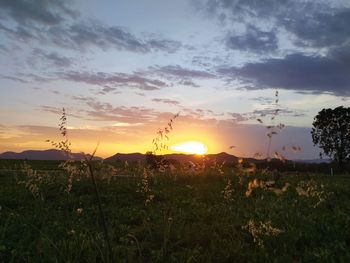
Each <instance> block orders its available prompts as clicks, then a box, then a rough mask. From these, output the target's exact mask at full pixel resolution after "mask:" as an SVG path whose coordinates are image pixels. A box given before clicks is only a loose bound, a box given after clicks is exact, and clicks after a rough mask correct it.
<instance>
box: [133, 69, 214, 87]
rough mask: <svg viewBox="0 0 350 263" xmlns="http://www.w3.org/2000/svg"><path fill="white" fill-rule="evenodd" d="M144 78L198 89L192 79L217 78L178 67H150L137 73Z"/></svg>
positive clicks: (203, 72)
mask: <svg viewBox="0 0 350 263" xmlns="http://www.w3.org/2000/svg"><path fill="white" fill-rule="evenodd" d="M138 73H139V74H143V75H146V76H157V77H160V78H163V79H166V80H169V81H172V82H175V83H177V84H180V85H184V86H189V87H194V88H197V87H199V85H198V84H196V83H195V82H194V81H193V79H214V78H217V76H216V75H215V74H213V73H211V72H208V71H205V70H197V69H191V68H184V67H182V66H180V65H168V66H151V67H149V68H148V69H147V70H143V71H139V72H138Z"/></svg>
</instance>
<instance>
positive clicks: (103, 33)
mask: <svg viewBox="0 0 350 263" xmlns="http://www.w3.org/2000/svg"><path fill="white" fill-rule="evenodd" d="M47 38H48V41H50V42H52V43H55V44H57V45H59V46H61V47H65V48H74V49H85V48H89V47H97V48H100V49H102V50H106V49H116V50H126V51H131V52H137V53H148V52H152V51H165V52H169V53H173V52H176V51H177V50H178V49H179V48H180V47H181V43H180V42H178V41H174V40H170V39H162V38H144V39H141V38H138V37H137V36H135V35H134V34H132V33H130V32H128V31H127V30H126V29H125V28H122V27H118V26H107V25H104V24H102V23H99V22H96V21H86V22H84V23H82V22H81V23H75V24H72V25H71V26H69V27H68V28H65V27H61V26H60V27H53V28H51V29H50V30H48V31H47Z"/></svg>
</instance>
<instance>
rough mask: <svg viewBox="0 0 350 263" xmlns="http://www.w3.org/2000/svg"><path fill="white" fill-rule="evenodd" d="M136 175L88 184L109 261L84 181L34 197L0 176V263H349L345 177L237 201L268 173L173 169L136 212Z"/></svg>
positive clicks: (309, 178) (292, 178) (296, 177)
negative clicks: (100, 208)
mask: <svg viewBox="0 0 350 263" xmlns="http://www.w3.org/2000/svg"><path fill="white" fill-rule="evenodd" d="M30 164H33V165H37V167H38V168H40V165H42V167H50V165H49V162H48V163H45V162H42V163H41V164H40V165H39V164H38V163H35V162H34V163H30ZM131 166H132V165H131ZM130 169H134V170H137V169H135V167H130ZM42 170H45V169H42ZM48 171H50V170H48ZM136 175H137V176H136V177H125V178H122V177H117V178H114V179H111V180H102V179H99V180H98V187H99V190H100V198H101V203H102V206H103V210H104V213H105V216H106V219H107V229H108V233H109V237H110V239H111V249H112V253H113V255H112V256H113V259H110V258H109V257H108V246H107V243H106V241H105V238H104V235H103V228H102V227H101V226H102V224H101V222H100V220H101V219H100V217H99V211H98V207H97V205H96V198H95V194H94V193H95V192H94V189H93V185H92V184H91V182H90V178H86V177H85V178H84V177H82V178H80V179H79V181H74V184H73V188H72V191H71V192H70V193H69V194H68V193H66V192H65V191H63V190H62V181H63V180H64V176H65V175H64V174H61V175H58V176H57V175H55V176H56V177H57V178H56V180H55V181H53V182H51V183H50V184H47V185H45V187H46V188H45V195H44V198H35V197H34V196H33V195H32V194H31V192H30V191H28V189H26V188H25V186H24V185H23V184H18V180H20V179H24V177H25V175H23V174H18V175H17V176H14V174H13V173H10V172H9V171H4V172H1V174H0V189H1V191H0V192H1V195H0V205H1V210H0V262H110V261H113V262H350V203H349V200H350V177H349V176H345V175H344V176H340V175H339V176H334V177H330V176H326V175H321V174H308V173H298V174H294V173H279V174H278V180H277V181H276V184H275V187H278V188H281V187H282V186H283V185H285V183H286V182H288V183H289V184H290V185H291V186H290V187H289V188H288V190H287V191H285V192H283V193H282V194H278V195H277V194H275V193H274V192H273V191H270V190H268V189H266V188H263V187H257V188H254V190H253V191H252V194H251V195H250V196H249V197H247V196H246V191H247V187H248V184H249V182H252V181H253V179H255V178H258V179H261V180H262V181H268V180H270V181H271V180H276V178H277V177H276V174H273V173H267V174H262V173H260V172H255V173H254V174H250V175H248V174H244V172H242V171H239V170H237V169H234V170H232V168H225V169H224V173H223V174H220V173H218V172H215V170H210V171H209V170H207V171H205V172H202V173H200V174H185V173H183V172H181V171H180V170H179V169H178V170H177V171H176V172H175V173H174V174H171V173H170V172H166V173H162V174H156V175H155V176H152V177H150V178H149V182H148V183H149V189H150V191H151V192H152V194H153V195H154V199H153V200H152V201H151V202H149V203H147V204H145V196H144V194H143V193H142V191H140V182H141V180H142V176H141V175H142V173H141V172H140V174H136ZM228 180H230V182H231V185H229V186H228V183H227V182H228ZM300 182H304V183H305V184H308V185H309V189H306V190H310V191H309V195H308V196H305V195H300V194H298V191H297V190H296V189H297V187H298V186H300ZM321 185H323V186H324V187H323V188H322V187H321ZM229 190H230V194H227V193H228V192H227V191H229ZM225 193H226V195H225ZM312 193H314V194H312ZM225 197H226V198H225ZM323 199H324V200H323ZM320 200H321V202H320V203H319V204H318V202H319V201H320Z"/></svg>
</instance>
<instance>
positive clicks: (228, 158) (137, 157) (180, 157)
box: [104, 152, 238, 162]
mask: <svg viewBox="0 0 350 263" xmlns="http://www.w3.org/2000/svg"><path fill="white" fill-rule="evenodd" d="M163 157H164V158H165V159H168V160H175V161H178V162H186V161H191V162H196V161H200V160H201V159H202V157H201V156H200V155H196V154H183V153H171V154H165V155H163ZM205 158H206V159H208V160H210V161H214V160H216V161H218V162H236V161H237V159H238V158H237V157H236V156H234V155H231V154H228V153H225V152H222V153H217V154H208V155H206V156H205ZM145 159H146V155H145V154H142V153H117V154H115V155H113V156H111V157H108V158H106V159H104V161H105V162H113V161H123V162H125V161H128V162H132V161H141V162H143V161H145Z"/></svg>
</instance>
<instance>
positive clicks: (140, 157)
mask: <svg viewBox="0 0 350 263" xmlns="http://www.w3.org/2000/svg"><path fill="white" fill-rule="evenodd" d="M145 158H146V155H145V154H142V153H117V154H115V155H113V156H111V157H108V158H105V159H104V161H105V162H114V161H122V162H125V161H128V162H135V161H136V162H137V161H141V162H143V161H144V160H145Z"/></svg>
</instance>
